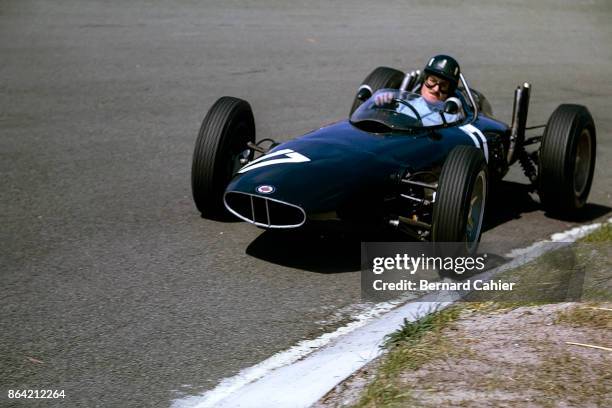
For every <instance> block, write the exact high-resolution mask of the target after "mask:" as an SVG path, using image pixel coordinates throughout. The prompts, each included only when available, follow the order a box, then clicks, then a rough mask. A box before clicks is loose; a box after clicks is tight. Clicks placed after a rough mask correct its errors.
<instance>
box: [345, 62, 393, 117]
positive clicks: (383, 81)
mask: <svg viewBox="0 0 612 408" xmlns="http://www.w3.org/2000/svg"><path fill="white" fill-rule="evenodd" d="M404 76H405V74H404V73H403V72H402V71H398V70H397V69H394V68H389V67H378V68H376V69H375V70H374V71H372V72H370V75H368V76H367V77H366V79H364V80H363V82H362V83H361V86H360V88H361V87H362V86H363V85H367V86H369V87H370V88H371V90H372V94H374V92H376V91H378V90H379V89H383V88H392V89H399V87H400V86H401V85H402V81H403V80H404ZM363 102H364V101H363V100H361V99H359V98H358V97H357V96H355V99H354V101H353V106H351V111H350V113H349V115H352V114H353V112H355V110H357V108H358V107H359V106H361V104H362V103H363Z"/></svg>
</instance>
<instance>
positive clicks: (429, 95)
mask: <svg viewBox="0 0 612 408" xmlns="http://www.w3.org/2000/svg"><path fill="white" fill-rule="evenodd" d="M449 88H450V82H448V81H447V80H446V79H442V78H440V77H437V76H435V75H429V76H428V77H427V78H426V79H425V82H423V86H422V87H421V96H422V97H423V98H425V100H426V101H427V102H429V103H436V102H443V101H445V100H446V98H448V92H449Z"/></svg>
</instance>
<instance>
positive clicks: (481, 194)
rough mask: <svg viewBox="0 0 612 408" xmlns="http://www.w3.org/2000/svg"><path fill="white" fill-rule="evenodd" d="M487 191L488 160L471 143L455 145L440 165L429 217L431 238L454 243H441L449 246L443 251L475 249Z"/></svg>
mask: <svg viewBox="0 0 612 408" xmlns="http://www.w3.org/2000/svg"><path fill="white" fill-rule="evenodd" d="M487 192H488V172H487V163H486V162H485V159H484V156H483V154H482V151H480V150H479V149H477V148H475V147H472V146H457V147H455V148H454V149H453V150H452V151H451V152H450V154H449V155H448V157H447V158H446V161H445V162H444V165H443V166H442V172H441V173H440V178H439V180H438V191H437V192H436V199H435V203H434V211H433V217H432V230H431V234H432V241H433V242H436V243H454V244H443V245H449V246H448V249H445V250H444V251H443V252H444V253H446V254H449V255H450V254H458V253H462V254H467V255H471V254H474V253H475V252H476V250H477V249H478V243H479V242H480V236H481V235H482V223H483V219H484V210H485V203H486V199H487ZM440 248H442V246H440ZM449 252H450V253H449Z"/></svg>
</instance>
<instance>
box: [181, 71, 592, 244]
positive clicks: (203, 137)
mask: <svg viewBox="0 0 612 408" xmlns="http://www.w3.org/2000/svg"><path fill="white" fill-rule="evenodd" d="M422 83H423V75H422V74H421V73H420V72H419V71H412V72H409V73H403V72H401V71H398V70H395V69H392V68H388V67H379V68H377V69H375V70H374V71H373V72H372V73H371V74H370V75H368V76H367V77H366V79H365V80H364V82H363V83H362V84H361V86H360V87H359V88H358V91H357V94H356V96H355V99H354V101H353V105H352V107H351V110H350V116H349V118H348V119H347V120H342V121H339V122H337V123H334V124H331V125H328V126H325V127H322V128H320V129H317V130H314V131H312V132H310V133H307V134H305V135H303V136H300V137H298V138H296V139H293V140H290V141H288V142H284V143H276V142H274V141H273V140H270V139H263V140H261V141H259V142H257V143H256V142H255V121H254V118H253V114H252V111H251V107H250V105H249V104H248V103H247V102H246V101H244V100H241V99H238V98H233V97H227V96H226V97H222V98H220V99H219V100H218V101H217V102H216V103H215V104H214V105H213V106H212V108H211V109H210V110H209V112H208V114H207V115H206V117H205V118H204V121H203V123H202V126H201V129H200V133H199V135H198V138H197V141H196V147H195V152H194V156H193V166H192V190H193V197H194V200H195V204H196V206H197V208H198V210H199V211H200V212H201V213H202V215H203V216H204V217H207V218H213V219H222V218H223V217H225V216H227V215H228V212H229V213H231V214H233V215H235V216H236V217H238V218H240V219H242V220H244V221H247V222H249V223H252V224H255V225H257V226H259V227H262V228H305V227H308V226H312V227H315V228H325V226H326V225H328V224H331V223H333V224H340V225H344V226H347V227H348V226H357V227H359V228H362V227H363V228H367V227H372V226H382V227H389V228H394V229H399V230H401V231H403V232H405V233H406V234H408V235H409V236H410V237H412V238H413V239H417V240H431V241H434V242H463V243H464V246H465V250H466V251H467V252H469V253H473V252H474V251H475V250H476V249H477V246H478V242H479V240H480V235H481V230H482V221H483V215H484V212H485V206H486V202H487V195H488V193H489V191H490V187H491V185H492V183H495V182H496V181H499V180H501V179H502V178H503V177H504V176H505V174H506V173H507V171H508V169H509V167H510V166H511V165H512V164H513V163H515V162H517V161H518V162H519V163H520V165H521V166H522V168H523V170H524V172H525V175H526V176H527V177H528V178H529V180H530V181H531V183H532V186H533V189H534V190H535V191H537V193H538V194H539V196H540V199H541V202H542V205H543V207H544V208H545V209H546V210H547V211H548V212H549V213H552V214H557V215H559V216H563V217H566V216H572V215H574V214H576V212H577V211H579V210H580V209H581V208H582V207H583V206H584V205H585V203H586V200H587V196H588V194H589V190H590V187H591V182H592V179H593V171H594V167H595V151H596V149H595V147H596V138H595V125H594V122H593V119H592V117H591V115H590V113H589V111H588V110H587V108H585V107H584V106H580V105H560V106H559V107H558V108H557V109H556V110H555V111H554V112H553V114H552V116H551V117H550V119H549V120H548V123H547V124H546V125H542V126H534V127H531V128H527V126H526V123H527V113H528V106H529V96H530V85H529V84H528V83H525V84H523V85H522V86H520V87H518V88H517V89H516V90H515V98H514V112H513V120H512V124H511V125H507V124H505V123H503V122H501V121H499V120H497V119H496V118H495V117H494V116H493V113H492V109H491V106H490V104H489V102H488V101H487V99H486V98H485V97H484V96H483V95H482V94H481V93H480V92H477V91H476V90H474V89H471V88H470V87H469V85H468V83H467V82H466V79H465V77H464V76H463V75H460V86H459V87H458V88H457V90H456V91H455V92H454V94H453V95H451V97H450V98H447V99H446V101H445V102H444V104H443V106H440V108H439V109H431V110H429V111H426V110H424V109H423V106H422V100H421V98H420V96H419V95H418V93H417V92H418V90H419V88H420V87H421V86H422ZM381 93H385V94H386V96H387V98H386V100H388V101H389V100H390V101H389V102H387V103H383V104H380V103H378V102H376V101H377V96H378V95H379V94H381ZM389 96H391V97H389ZM538 128H543V129H544V131H543V134H542V135H538V136H531V137H526V132H527V131H528V130H532V129H538Z"/></svg>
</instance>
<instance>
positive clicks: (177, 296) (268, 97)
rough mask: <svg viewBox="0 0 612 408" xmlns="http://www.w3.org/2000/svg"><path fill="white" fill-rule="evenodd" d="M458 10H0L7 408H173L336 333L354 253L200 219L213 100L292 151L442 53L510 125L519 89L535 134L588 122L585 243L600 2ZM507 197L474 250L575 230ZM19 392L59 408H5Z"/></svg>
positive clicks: (606, 7) (353, 280) (606, 55)
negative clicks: (571, 119)
mask: <svg viewBox="0 0 612 408" xmlns="http://www.w3.org/2000/svg"><path fill="white" fill-rule="evenodd" d="M242 3H246V4H242ZM290 3H291V4H290ZM462 3H463V5H461V6H458V5H457V4H458V3H457V2H454V1H450V0H449V1H441V0H430V1H413V2H400V1H377V2H372V1H362V0H359V1H348V0H346V1H334V2H327V1H317V2H309V3H308V4H301V3H300V2H287V1H281V0H276V1H273V0H264V1H257V2H255V1H253V2H238V1H224V2H196V1H177V2H168V3H164V2H152V1H132V2H126V4H124V3H123V2H103V1H98V2H96V1H91V2H82V1H77V0H74V1H67V0H58V1H38V2H34V1H25V0H19V1H17V0H15V1H11V0H3V1H0V158H1V159H0V172H1V186H2V187H1V190H0V195H1V205H2V207H1V211H0V223H1V225H2V229H1V237H2V247H1V264H0V265H1V270H0V274H1V275H0V288H1V292H0V299H1V301H2V303H1V306H0V308H1V309H0V370H1V373H0V374H1V375H0V391H1V392H2V395H1V396H0V405H2V406H13V405H14V406H28V407H30V406H71V407H72V406H89V407H91V406H104V407H110V406H113V407H114V406H117V407H119V406H121V407H132V406H134V407H137V406H151V407H153V406H159V407H164V406H168V405H169V403H170V401H171V400H172V399H173V398H177V397H179V396H181V395H193V394H196V393H198V392H201V391H204V390H206V389H211V388H212V387H214V386H215V384H216V383H217V382H218V381H219V379H221V378H224V377H227V376H231V375H233V374H235V373H236V372H238V371H239V370H240V369H242V368H245V367H248V366H250V365H252V364H254V363H257V362H259V361H261V360H263V359H265V358H266V357H269V356H270V355H272V354H273V353H275V352H277V351H280V350H283V349H286V348H288V347H289V346H291V345H293V344H295V343H296V342H297V341H298V340H300V339H304V338H308V337H313V336H316V335H318V334H320V333H322V332H323V331H324V330H329V329H332V328H333V326H334V325H335V324H340V323H341V322H342V321H343V319H346V318H347V317H348V316H349V315H350V312H351V310H352V309H351V307H350V305H353V304H355V303H358V302H359V301H360V299H359V273H358V272H357V270H358V263H359V243H358V242H353V241H350V240H339V239H335V240H332V241H323V242H320V241H309V240H304V239H302V238H300V237H285V238H282V239H279V238H277V237H275V236H274V235H273V234H268V233H262V231H261V230H259V229H256V228H254V227H252V226H249V225H247V224H245V223H219V222H214V221H207V220H204V219H201V218H200V217H199V216H198V214H197V212H196V210H195V208H194V206H193V203H192V200H191V191H190V184H189V178H190V167H191V155H192V150H193V146H194V141H195V137H196V134H197V131H198V128H199V125H200V122H201V120H202V118H203V116H204V114H205V112H206V111H207V110H208V108H209V107H210V106H211V105H212V104H213V102H214V101H215V100H216V99H217V98H218V97H220V96H222V95H232V96H237V97H241V98H244V99H247V100H248V101H250V102H251V104H252V106H253V110H254V112H255V117H256V123H257V133H258V137H259V138H263V137H274V138H277V139H279V140H287V139H289V138H291V137H294V136H297V135H299V134H301V133H303V132H305V131H308V130H310V129H313V128H316V127H318V126H320V125H322V124H326V123H329V122H332V121H335V120H338V119H342V118H344V117H345V116H346V114H347V112H348V109H349V107H350V106H351V101H352V97H353V95H354V92H355V89H356V87H357V86H358V84H359V83H360V82H361V80H362V79H363V78H364V77H365V75H366V74H367V73H368V72H369V71H371V70H372V69H373V68H375V67H376V66H379V65H389V66H394V67H397V68H400V69H408V68H411V69H414V68H421V67H422V65H423V64H424V63H425V61H426V60H427V59H428V57H430V56H431V55H433V54H436V53H442V52H443V53H450V54H452V55H454V56H456V58H457V59H458V60H459V61H460V63H461V66H462V70H463V72H464V73H465V75H466V76H467V78H468V79H469V80H470V82H471V84H472V86H474V87H475V88H477V89H479V90H482V91H483V92H484V93H485V94H486V95H487V96H488V98H489V99H490V101H491V103H492V105H493V108H494V110H495V112H496V114H498V116H499V117H500V118H501V119H503V120H506V121H509V119H510V115H511V109H512V106H511V105H512V96H513V89H514V88H515V86H516V85H518V84H520V83H522V82H523V81H529V82H531V83H532V84H533V93H532V103H531V108H530V121H529V122H530V124H541V123H545V122H546V120H547V118H548V116H549V115H550V113H551V112H552V111H553V110H554V108H555V107H556V106H557V105H558V104H559V103H562V102H571V103H580V104H584V105H587V106H588V107H589V109H590V111H591V112H592V114H593V116H594V118H595V122H596V125H597V130H598V142H599V146H598V148H599V150H598V155H599V156H598V162H597V169H596V175H595V183H594V186H593V190H592V193H591V198H590V201H591V203H592V205H591V206H589V208H588V212H587V215H586V216H585V217H584V219H583V220H582V222H591V221H592V220H596V219H601V218H602V217H605V216H606V214H607V213H608V212H609V207H610V206H611V196H610V194H611V192H612V171H611V170H610V166H609V162H610V160H612V151H611V149H612V142H610V134H611V133H612V118H611V116H610V113H609V112H610V105H611V103H612V81H611V80H610V78H612V46H611V44H612V26H611V25H610V24H609V22H610V21H612V3H610V2H609V1H605V0H603V1H588V2H583V4H581V5H578V4H574V3H575V2H574V1H569V0H567V1H565V0H562V1H537V2H531V1H516V2H508V1H495V2H491V1H487V2H482V3H486V5H485V4H482V5H481V4H479V3H480V2H477V1H466V2H462ZM532 3H535V4H532ZM355 165H356V166H358V165H359V163H355ZM510 180H511V182H508V183H506V184H505V189H504V191H502V192H501V193H499V195H498V196H497V197H495V200H494V201H495V203H496V205H495V208H496V209H495V210H492V211H491V212H490V213H489V214H488V215H487V217H488V218H487V221H486V222H487V226H486V228H487V231H486V232H485V234H484V237H483V240H485V241H491V240H500V239H505V240H510V241H513V242H514V244H515V246H525V245H528V244H529V243H531V242H534V241H536V240H538V239H543V238H546V237H548V236H549V235H550V234H551V233H553V232H557V231H561V230H565V229H567V228H568V227H571V226H572V225H575V223H574V222H568V221H559V220H555V219H551V218H548V217H547V216H546V215H545V214H544V213H543V212H542V211H540V210H539V207H538V205H537V203H536V202H534V201H533V200H532V198H531V197H530V196H529V194H528V193H527V192H526V190H525V188H524V187H523V186H522V184H521V183H524V182H525V179H524V178H522V176H521V174H520V172H516V171H515V172H513V173H512V174H511V175H510ZM24 388H27V389H64V390H65V392H66V398H65V399H64V400H63V401H62V400H45V401H41V400H38V401H36V400H28V401H23V400H21V401H16V400H13V401H8V400H7V397H6V395H7V394H6V392H7V390H8V389H24Z"/></svg>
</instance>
